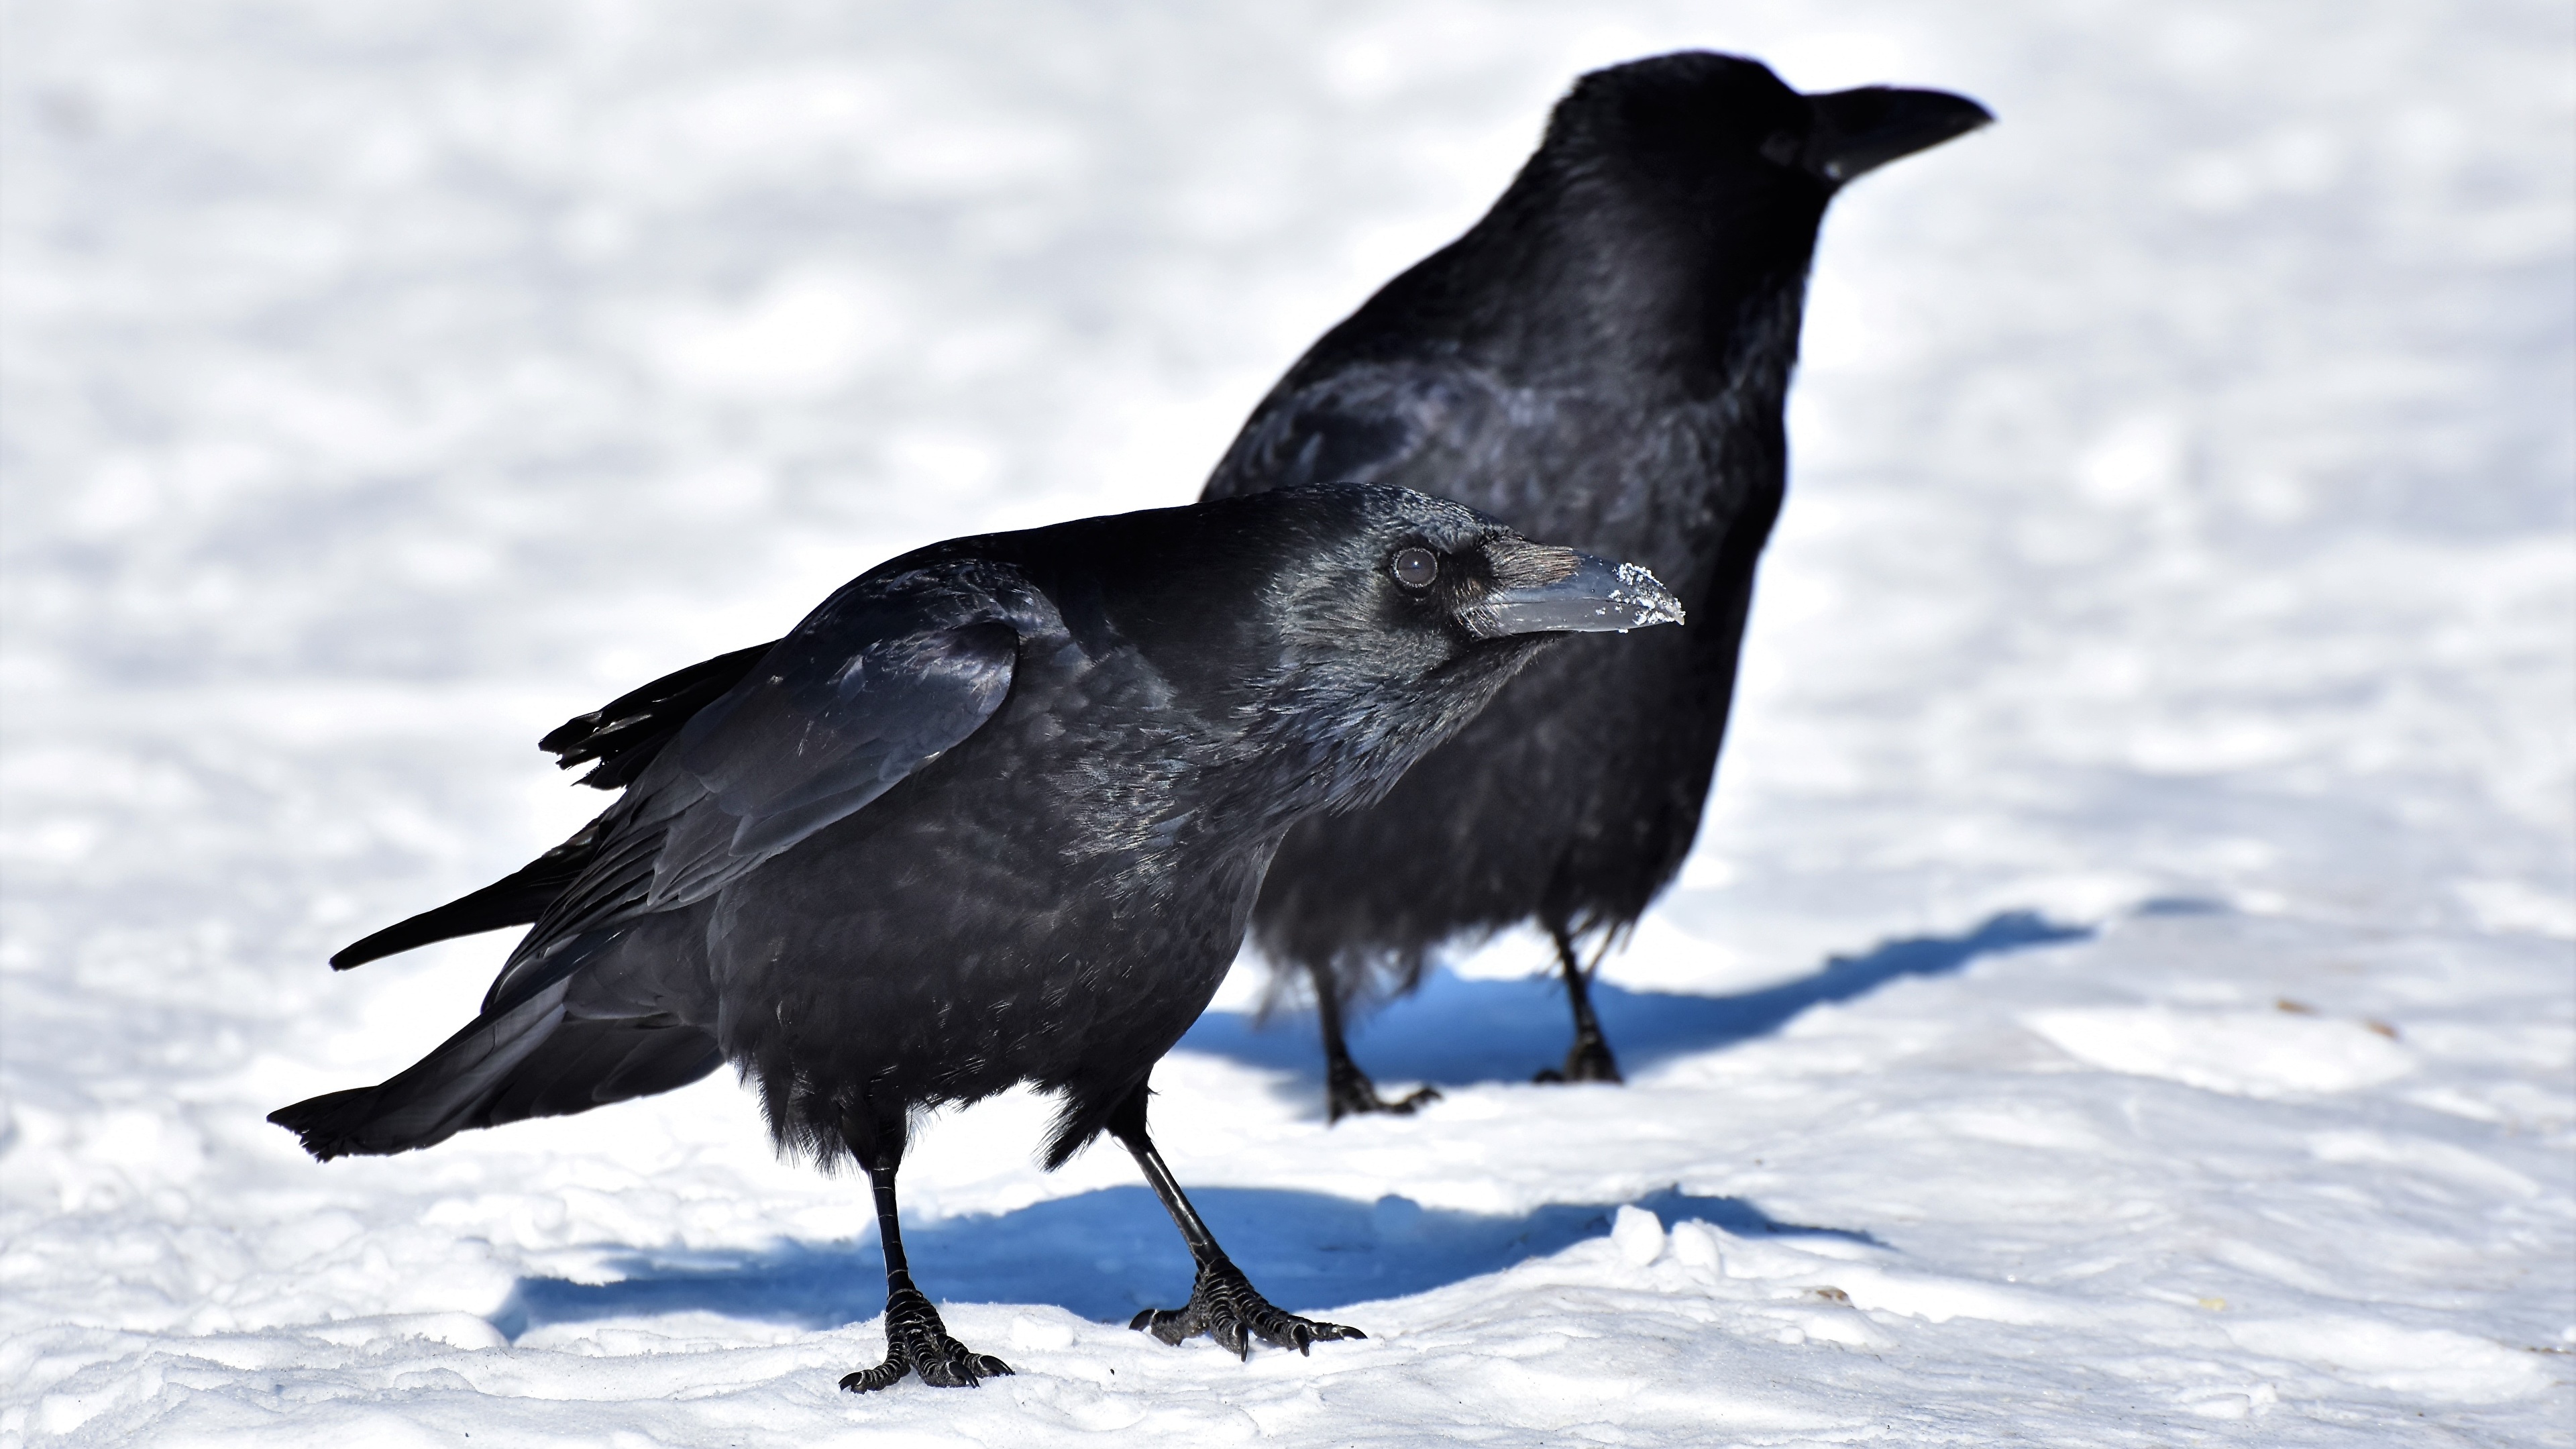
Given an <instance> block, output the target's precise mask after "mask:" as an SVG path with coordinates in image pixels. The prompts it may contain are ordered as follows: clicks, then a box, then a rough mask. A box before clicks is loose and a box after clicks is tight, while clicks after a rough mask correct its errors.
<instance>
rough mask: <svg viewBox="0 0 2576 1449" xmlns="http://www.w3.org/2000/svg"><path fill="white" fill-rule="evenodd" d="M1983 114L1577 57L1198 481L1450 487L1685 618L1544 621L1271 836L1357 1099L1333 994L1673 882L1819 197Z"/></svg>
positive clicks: (1791, 346)
mask: <svg viewBox="0 0 2576 1449" xmlns="http://www.w3.org/2000/svg"><path fill="white" fill-rule="evenodd" d="M1986 119H1987V117H1986V114H1985V112H1984V111H1983V110H1982V109H1981V108H1979V107H1977V106H1976V105H1975V104H1974V103H1972V102H1968V101H1965V100H1962V99H1960V98H1958V97H1955V96H1946V95H1941V94H1940V93H1937V92H1927V91H1897V90H1888V89H1885V88H1871V89H1868V90H1865V91H1853V92H1842V93H1839V94H1836V95H1827V96H1804V95H1800V94H1798V93H1797V92H1795V91H1793V90H1791V89H1789V88H1788V87H1787V86H1785V85H1783V84H1781V82H1780V81H1779V80H1778V79H1777V78H1776V77H1775V76H1773V75H1772V74H1771V72H1770V71H1769V70H1767V69H1765V68H1764V67H1763V66H1762V65H1760V64H1759V63H1757V62H1754V61H1750V60H1743V59H1739V58H1735V57H1729V56H1720V55H1710V54H1703V53H1691V54H1680V55H1669V56H1662V57H1658V58H1655V59H1652V60H1644V61H1638V62H1635V63H1632V64H1628V65H1623V66H1617V67H1614V68H1611V69H1608V70H1603V71H1598V72H1595V73H1593V74H1591V75H1587V76H1585V77H1583V78H1582V80H1581V81H1579V82H1578V83H1577V84H1576V85H1575V86H1574V88H1573V89H1572V90H1571V91H1570V92H1569V93H1568V94H1567V95H1566V97H1565V98H1564V99H1563V100H1562V101H1561V102H1559V103H1558V105H1557V107H1556V109H1555V112H1554V114H1553V116H1552V117H1551V119H1550V121H1549V124H1548V128H1547V133H1546V136H1545V138H1544V140H1543V141H1542V142H1541V144H1540V146H1539V149H1538V151H1537V153H1536V154H1535V155H1533V156H1532V157H1531V158H1530V160H1529V162H1528V164H1527V165H1526V166H1525V167H1524V168H1523V169H1522V170H1521V172H1520V174H1519V176H1518V177H1517V178H1516V179H1514V181H1513V182H1512V184H1511V186H1510V188H1509V189H1508V190H1507V191H1506V192H1505V193H1504V194H1503V196H1502V198H1501V199H1500V200H1498V201H1497V202H1496V203H1495V204H1494V207H1493V209H1492V210H1491V211H1490V212H1488V213H1487V214H1486V216H1485V217H1484V218H1483V219H1482V220H1481V221H1479V222H1478V223H1477V224H1476V225H1475V226H1474V227H1473V228H1472V229H1470V230H1469V231H1468V232H1467V233H1466V234H1465V235H1464V236H1461V237H1460V238H1459V239H1458V240H1457V241H1455V242H1453V243H1451V244H1450V245H1449V246H1447V247H1445V248H1443V249H1442V250H1441V251H1439V252H1437V253H1435V254H1434V255H1433V256H1431V257H1430V258H1428V259H1426V260H1425V261H1423V262H1421V263H1420V264H1418V265H1416V266H1415V267H1413V268H1412V269H1410V270H1408V271H1406V272H1405V273H1404V274H1403V275H1401V276H1399V277H1397V278H1396V279H1395V280H1394V281H1392V282H1390V283H1388V284H1387V286H1386V287H1385V288H1384V289H1383V290H1381V291H1380V292H1378V293H1377V295H1375V296H1374V297H1371V298H1370V299H1369V300H1368V301H1367V303H1365V304H1364V305H1363V306H1361V307H1360V309H1359V310H1358V311H1357V312H1355V313H1353V314H1352V315H1351V316H1350V317H1349V318H1348V319H1347V320H1345V321H1343V322H1342V323H1341V324H1340V325H1338V326H1336V327H1334V328H1333V329H1332V330H1331V331H1330V332H1328V333H1326V334H1325V335H1324V337H1323V338H1322V339H1321V340H1320V341H1318V342H1317V343H1316V344H1315V346H1314V347H1313V348H1312V349H1311V350H1310V351H1308V352H1307V354H1306V355H1305V356H1304V357H1303V358H1301V359H1300V360H1299V361H1298V362H1297V363H1296V365H1295V366H1294V367H1292V368H1290V369H1289V371H1288V373H1287V375H1286V376H1285V377H1283V378H1282V379H1281V380H1280V382H1279V383H1278V385H1277V386H1276V387H1275V388H1273V389H1272V390H1271V392H1270V394H1269V396H1268V397H1266V398H1265V399H1263V401H1262V403H1261V405H1260V406H1259V408H1258V409H1256V410H1255V411H1254V413H1253V415H1252V417H1251V418H1250V420H1249V421H1247V422H1246V423H1245V424H1244V427H1243V431H1242V433H1241V435H1240V436H1238V437H1237V438H1236V439H1235V441H1234V444H1233V446H1232V448H1231V449H1230V450H1229V451H1228V452H1227V454H1226V456H1225V458H1224V460H1223V461H1222V462H1221V463H1219V464H1218V466H1217V468H1216V470H1215V472H1214V474H1213V475H1212V476H1211V477H1210V479H1209V481H1208V484H1207V490H1206V496H1208V497H1210V498H1224V497H1236V496H1241V495H1245V494H1250V493H1257V492H1259V491H1261V490H1263V489H1268V488H1278V487H1289V486H1295V485H1299V484H1305V483H1312V482H1330V481H1343V480H1350V481H1364V482H1375V483H1393V484H1398V485H1401V486H1403V487H1408V488H1414V489H1418V490H1420V491H1422V492H1426V493H1431V494H1435V495H1438V496H1441V497H1446V498H1454V499H1457V500H1459V501H1461V502H1464V503H1466V504H1468V505H1470V506H1472V507H1475V508H1477V509H1480V510H1483V511H1485V512H1488V513H1491V514H1494V515H1495V516H1497V517H1499V518H1501V519H1503V520H1504V521H1506V522H1508V523H1510V524H1511V525H1512V526H1514V527H1515V528H1518V529H1521V530H1523V531H1524V532H1527V533H1528V534H1530V535H1531V536H1533V537H1539V538H1549V539H1561V540H1564V541H1567V542H1570V543H1572V544H1574V545H1575V546H1576V547H1579V548H1583V549H1586V550H1589V551H1591V552H1594V553H1601V554H1607V555H1610V556H1612V557H1617V558H1630V559H1636V560H1639V561H1641V562H1644V563H1645V564H1647V565H1648V566H1650V567H1651V568H1653V569H1654V570H1655V572H1656V574H1657V575H1658V576H1659V577H1661V578H1662V579H1663V580H1664V581H1665V582H1666V583H1667V584H1668V585H1670V586H1672V588H1673V589H1674V591H1675V592H1676V593H1677V594H1679V595H1680V597H1681V599H1682V601H1683V604H1684V605H1685V607H1686V608H1687V609H1688V610H1689V613H1690V619H1691V623H1690V627H1689V628H1687V629H1682V630H1655V631H1651V632H1650V633H1648V634H1647V635H1645V636H1644V637H1642V638H1639V639H1634V640H1611V639H1606V638H1598V637H1595V638H1583V639H1577V640H1574V641H1571V642H1570V643H1568V644H1567V645H1566V646H1565V647H1564V648H1562V649H1558V650H1555V651H1553V652H1552V653H1551V654H1550V655H1549V656H1548V657H1546V658H1544V659H1541V660H1540V661H1538V662H1537V663H1536V664H1534V665H1533V666H1532V667H1531V668H1530V669H1529V670H1528V671H1527V672H1525V673H1524V674H1522V675H1521V676H1520V677H1519V678H1518V679H1517V680H1515V681H1514V682H1513V683H1512V684H1511V685H1510V686H1508V687H1507V688H1506V689H1505V690H1504V691H1503V693H1502V694H1501V696H1500V697H1499V698H1498V699H1497V700H1496V702H1495V704H1494V705H1493V707H1492V708H1491V709H1489V710H1487V711H1486V712H1485V713H1484V714H1483V715H1481V716H1480V717H1479V718H1478V719H1477V720H1476V721H1475V722H1473V723H1472V724H1470V725H1469V726H1467V727H1466V728H1465V729H1464V730H1462V731H1461V732H1460V733H1459V734H1458V735H1457V736H1456V737H1455V738H1454V739H1452V740H1451V741H1450V742H1449V743H1448V744H1447V745H1445V746H1443V747H1442V748H1441V749H1439V750H1437V751H1435V752H1433V753H1432V754H1431V755H1430V756H1429V757H1428V758H1426V759H1425V760H1424V761H1423V762H1422V763H1421V764H1420V765H1418V766H1416V767H1415V768H1414V769H1413V770H1412V771H1411V772H1410V773H1408V774H1407V775H1406V776H1405V777H1404V778H1403V780H1402V781H1400V782H1399V783H1398V784H1397V785H1396V786H1395V787H1394V789H1393V790H1392V791H1390V792H1389V793H1388V795H1387V796H1386V798H1385V799H1384V800H1383V801H1382V802H1380V803H1379V804H1377V805H1375V806H1373V807H1371V808H1369V809H1366V810H1362V811H1358V812H1355V813H1352V814H1349V815H1343V816H1338V817H1330V818H1325V817H1318V818H1315V819H1311V820H1308V821H1306V822H1305V823H1304V824H1302V825H1300V826H1299V827H1297V829H1296V830H1294V831H1292V832H1291V834H1290V836H1289V838H1288V840H1287V842H1286V844H1285V845H1284V846H1283V847H1282V849H1281V851H1280V853H1279V855H1278V857H1277V859H1276V861H1275V862H1274V863H1273V865H1272V867H1271V871H1270V875H1269V880H1268V883H1267V884H1266V886H1265V887H1264V889H1263V893H1262V896H1261V901H1260V905H1259V907H1258V911H1257V915H1256V918H1255V932H1256V938H1257V939H1258V941H1259V942H1260V944H1261V945H1262V947H1263V948H1264V952H1265V954H1266V955H1267V956H1268V958H1269V959H1270V960H1271V961H1272V963H1273V964H1274V965H1275V966H1279V967H1283V968H1294V970H1295V972H1296V973H1297V974H1302V975H1304V976H1307V977H1309V978H1311V979H1312V980H1313V981H1314V982H1315V986H1316V989H1317V990H1318V991H1321V992H1323V993H1325V994H1327V995H1328V996H1330V997H1331V998H1332V1000H1331V1001H1330V1002H1329V1003H1327V1004H1328V1005H1331V1006H1333V1007H1334V1008H1335V1009H1334V1010H1331V1011H1327V1012H1326V1013H1324V1022H1325V1028H1326V1033H1327V1050H1328V1053H1329V1054H1330V1055H1331V1057H1332V1059H1333V1063H1334V1067H1335V1078H1336V1081H1338V1080H1339V1078H1340V1077H1341V1076H1342V1074H1343V1072H1344V1069H1346V1068H1347V1069H1348V1073H1349V1075H1350V1076H1352V1077H1354V1078H1356V1079H1357V1086H1358V1088H1359V1089H1361V1090H1360V1091H1359V1092H1358V1093H1357V1094H1356V1095H1355V1097H1354V1099H1353V1101H1352V1103H1351V1105H1358V1106H1366V1105H1371V1104H1374V1101H1375V1099H1374V1094H1373V1093H1369V1092H1366V1091H1365V1088H1366V1085H1367V1084H1366V1081H1365V1078H1362V1077H1358V1074H1357V1072H1356V1068H1350V1067H1349V1061H1348V1057H1347V1054H1346V1053H1344V1052H1343V1050H1342V1046H1341V1043H1340V1041H1339V1039H1338V1034H1337V1028H1336V1025H1335V1024H1336V1023H1337V1022H1338V1020H1339V1019H1340V1017H1341V1015H1342V1008H1347V1007H1349V1006H1351V1005H1354V1004H1357V1003H1360V1002H1363V1001H1366V1000H1369V999H1372V998H1376V997H1382V996H1384V995H1387V994H1390V993H1393V992H1400V991H1404V990H1409V989H1411V987H1412V985H1413V984H1414V983H1415V982H1416V981H1418V980H1419V978H1420V974H1421V971H1422V968H1423V965H1424V962H1425V961H1426V959H1427V958H1428V956H1429V955H1430V954H1431V953H1432V952H1433V951H1435V950H1436V949H1437V948H1439V947H1440V946H1442V945H1443V944H1444V943H1446V942H1450V941H1452V940H1456V939H1460V938H1467V939H1473V938H1475V937H1478V936H1481V935H1484V934H1486V933H1489V932H1492V931H1495V930H1499V929H1501V928H1504V927H1508V926H1511V925H1514V924H1516V923H1519V922H1522V921H1526V920H1535V921H1536V922H1537V923H1538V924H1540V925H1541V926H1543V927H1545V928H1546V929H1548V930H1549V931H1551V932H1552V933H1554V934H1555V935H1556V936H1557V937H1558V939H1559V941H1560V942H1562V943H1565V947H1566V950H1567V953H1568V955H1569V956H1570V955H1571V953H1572V947H1573V943H1574V942H1575V941H1579V940H1581V939H1582V938H1585V937H1587V936H1589V937H1615V935H1616V934H1617V933H1618V932H1620V931H1622V930H1623V929H1625V928H1626V927H1628V926H1630V925H1632V924H1633V923H1634V922H1635V921H1636V920H1637V919H1638V917H1639V916H1640V915H1642V914H1643V913H1644V911H1645V909H1646V907H1647V905H1648V904H1649V903H1650V902H1651V901H1652V900H1653V899H1654V898H1655V896H1656V894H1657V893H1658V892H1660V891H1661V890H1662V889H1663V887H1664V886H1665V885H1666V883H1668V882H1669V881H1670V880H1671V879H1672V878H1673V876H1674V874H1675V873H1676V872H1677V871H1678V870H1679V868H1680V866H1681V863H1682V860H1683V857H1684V856H1685V855H1687V854H1688V852H1689V850H1690V845H1691V840H1692V837H1693V835H1694V834H1695V833H1696V832H1697V830H1698V827H1699V820H1700V811H1701V807H1702V804H1703V802H1704V800H1705V799H1706V796H1707V793H1708V788H1709V784H1710V780H1711V777H1712V774H1713V772H1714V770H1715V768H1716V763H1717V755H1718V748H1719V745H1720V742H1721V741H1722V739H1723V738H1724V735H1725V729H1726V720H1727V713H1728V709H1729V706H1730V704H1731V703H1732V700H1733V696H1734V688H1735V666H1736V653H1737V647H1738V644H1739V641H1740V640H1741V638H1742V635H1743V630H1744V624H1745V617H1746V612H1747V610H1748V608H1749V607H1750V604H1751V599H1752V590H1753V576H1754V568H1755V564H1756V562H1757V560H1758V559H1759V558H1760V556H1761V552H1762V547H1763V543H1764V541H1765V540H1766V539H1767V538H1768V537H1769V535H1770V531H1771V527H1772V523H1773V520H1774V519H1775V518H1776V517H1777V516H1778V513H1779V510H1780V506H1781V500H1782V496H1783V488H1784V482H1785V475H1786V470H1787V456H1786V454H1787V449H1786V441H1785V434H1784V429H1783V426H1782V421H1781V409H1782V403H1783V400H1784V398H1785V395H1786V392H1787V388H1788V383H1789V377H1790V371H1791V368H1792V366H1793V364H1794V363H1795V361H1796V359H1797V347H1798V327H1799V317H1800V312H1801V309H1802V306H1803V302H1804V296H1805V290H1806V278H1807V270H1808V264H1809V259H1810V256H1811V255H1812V253H1813V250H1814V246H1815V240H1816V233H1817V227H1818V224H1819V223H1820V221H1821V220H1822V218H1823V215H1824V211H1825V207H1826V203H1827V202H1828V201H1829V200H1830V199H1831V198H1832V196H1833V195H1834V193H1835V190H1836V188H1837V187H1839V186H1840V185H1841V184H1842V183H1843V182H1844V181H1846V180H1848V179H1849V178H1850V177H1851V176H1854V175H1857V174H1858V173H1859V172H1860V171H1862V170H1866V169H1868V168H1869V167H1871V166H1875V165H1877V164H1880V163H1882V162H1885V161H1887V160H1891V159H1894V158H1895V157H1897V156H1901V155H1903V154H1906V153H1907V152H1909V151H1912V150H1917V149H1921V148H1922V147H1924V146H1927V145H1931V144H1934V143H1936V142H1938V141H1940V140H1943V139H1946V138H1947V137H1949V136H1953V135H1957V134H1959V133H1960V132H1961V131H1964V130H1967V129H1970V128H1971V127H1973V126H1974V125H1977V124H1980V123H1982V122H1983V121H1984V120H1986ZM1574 984H1576V985H1578V986H1579V984H1580V983H1579V982H1577V983H1574ZM1577 1000H1578V1012H1580V1011H1581V1006H1580V997H1579V996H1578V998H1577ZM1604 1056H1605V1058H1606V1050H1605V1051H1604ZM1345 1105H1346V1104H1345V1100H1344V1097H1343V1094H1342V1093H1341V1092H1340V1090H1339V1089H1338V1088H1337V1089H1336V1091H1335V1094H1334V1097H1333V1109H1334V1111H1335V1113H1336V1115H1338V1114H1339V1112H1340V1111H1341V1110H1343V1108H1344V1106H1345Z"/></svg>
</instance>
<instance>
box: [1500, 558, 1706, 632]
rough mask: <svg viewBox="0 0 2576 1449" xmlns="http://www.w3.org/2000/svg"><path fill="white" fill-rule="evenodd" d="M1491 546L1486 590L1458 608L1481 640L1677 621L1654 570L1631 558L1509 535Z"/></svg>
mask: <svg viewBox="0 0 2576 1449" xmlns="http://www.w3.org/2000/svg"><path fill="white" fill-rule="evenodd" d="M1513 542H1514V544H1515V545H1517V546H1516V547H1512V548H1510V549H1508V550H1504V549H1498V548H1489V549H1488V550H1487V554H1488V556H1489V557H1490V558H1491V559H1492V561H1493V563H1494V565H1495V569H1494V583H1493V589H1492V591H1491V592H1489V593H1487V594H1486V595H1485V596H1484V597H1483V598H1481V599H1478V600H1477V601H1476V602H1474V603H1472V604H1469V605H1468V606H1467V607H1465V608H1463V609H1460V610H1459V611H1458V618H1459V621H1460V622H1461V623H1463V624H1465V625H1466V626H1467V628H1468V630H1469V631H1470V632H1472V633H1473V634H1475V635H1476V637H1478V638H1480V639H1500V638H1502V637H1504V636H1506V635H1510V634H1599V633H1606V632H1609V631H1611V630H1616V631H1618V632H1619V633H1622V634H1624V633H1626V632H1628V631H1629V630H1631V629H1643V628H1645V627H1646V626H1647V625H1649V624H1678V623H1681V622H1682V603H1681V600H1679V599H1676V598H1674V597H1673V595H1672V591H1671V590H1669V589H1666V588H1665V587H1664V586H1663V585H1662V584H1661V583H1659V582H1657V581H1656V579H1655V576H1654V575H1653V574H1652V573H1649V572H1648V571H1647V570H1646V569H1644V568H1643V567H1641V566H1639V565H1637V564H1632V563H1612V562H1611V561H1610V560H1608V559H1606V558H1594V557H1593V556H1592V555H1590V554H1588V553H1576V552H1575V551H1574V550H1572V549H1570V548H1550V547H1547V546H1546V545H1543V544H1531V543H1523V542H1521V541H1519V540H1514V541H1513Z"/></svg>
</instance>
